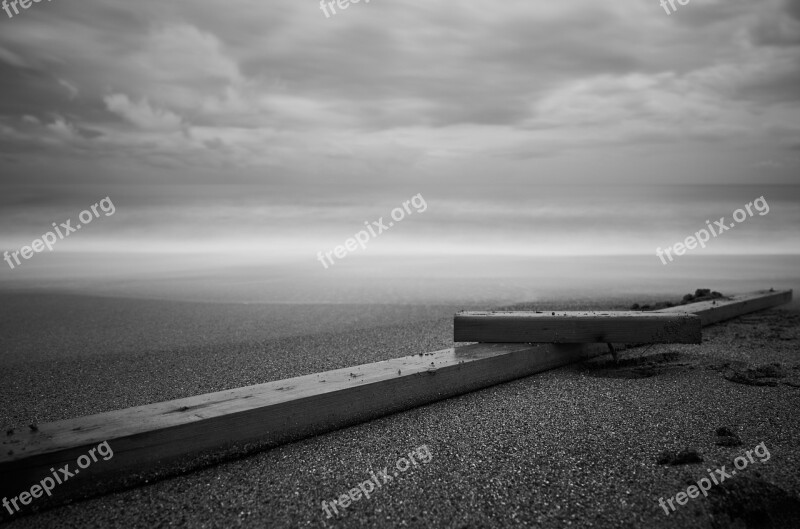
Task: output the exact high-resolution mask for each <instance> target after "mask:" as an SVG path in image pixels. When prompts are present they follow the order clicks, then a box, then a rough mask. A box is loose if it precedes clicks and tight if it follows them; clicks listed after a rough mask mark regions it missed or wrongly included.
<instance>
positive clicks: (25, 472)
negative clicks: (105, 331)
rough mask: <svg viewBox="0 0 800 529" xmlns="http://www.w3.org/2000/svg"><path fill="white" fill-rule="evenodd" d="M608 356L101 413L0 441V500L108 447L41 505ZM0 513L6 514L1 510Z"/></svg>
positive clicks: (531, 352) (351, 376)
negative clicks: (109, 455)
mask: <svg viewBox="0 0 800 529" xmlns="http://www.w3.org/2000/svg"><path fill="white" fill-rule="evenodd" d="M607 352H608V348H607V346H606V345H605V344H603V345H598V344H587V345H583V344H563V345H550V344H548V345H534V346H532V345H525V344H477V345H472V346H467V347H459V348H451V349H444V350H441V351H436V352H433V353H425V354H419V355H414V356H406V357H403V358H397V359H393V360H386V361H383V362H376V363H372V364H364V365H360V366H355V367H349V368H344V369H337V370H334V371H326V372H324V373H318V374H313V375H305V376H301V377H296V378H290V379H286V380H279V381H275V382H268V383H266V384H259V385H255V386H248V387H243V388H236V389H232V390H228V391H221V392H217V393H210V394H206V395H199V396H196V397H189V398H184V399H178V400H173V401H168V402H161V403H157V404H150V405H147V406H139V407H136V408H128V409H124V410H119V411H112V412H107V413H100V414H97V415H91V416H88V417H79V418H77V419H69V420H64V421H58V422H53V423H48V424H42V425H39V426H38V431H35V432H34V431H28V430H26V431H22V432H14V433H13V434H12V435H5V433H3V435H2V437H0V439H1V440H0V475H2V480H0V497H3V496H7V497H9V498H11V497H13V496H17V495H18V494H20V493H21V492H23V491H25V490H30V488H31V486H32V485H34V484H36V483H38V482H40V481H41V480H42V479H43V478H45V477H47V476H51V475H52V472H51V471H50V469H51V468H55V469H58V468H61V467H63V466H64V465H67V464H69V465H70V469H73V470H74V469H75V468H77V465H76V461H77V459H78V458H79V457H80V456H82V455H84V454H86V453H87V452H88V451H89V450H91V449H92V448H94V447H96V446H97V445H98V444H99V443H102V442H104V441H107V442H108V444H109V446H110V447H111V449H112V450H113V453H114V456H113V457H112V458H110V459H109V460H108V461H104V460H102V459H100V460H99V461H97V462H94V463H92V464H91V466H89V467H88V468H86V469H84V470H82V471H81V473H80V475H79V476H75V477H72V478H70V479H69V480H68V481H66V482H64V483H63V484H62V485H58V486H56V487H55V489H54V490H53V495H54V496H53V498H52V499H50V498H46V497H43V498H39V499H35V500H33V505H36V506H37V507H43V506H45V505H48V504H50V503H54V502H55V503H57V502H58V501H59V500H60V501H63V500H64V499H66V498H73V497H78V496H89V495H92V494H96V493H102V492H107V491H108V490H111V489H114V488H119V487H120V486H126V485H132V484H136V483H142V482H143V481H144V480H146V479H151V480H152V479H156V478H157V477H163V476H165V475H170V474H175V473H178V472H180V471H185V470H187V469H189V468H192V467H197V466H198V465H202V464H207V463H209V462H214V461H219V460H221V459H224V458H227V457H231V456H236V455H242V454H244V453H248V452H252V451H253V450H254V449H263V448H268V447H271V446H276V445H279V444H282V443H286V442H289V441H293V440H297V439H301V438H305V437H309V436H312V435H317V434H321V433H324V432H328V431H332V430H337V429H340V428H344V427H346V426H350V425H353V424H357V423H360V422H364V421H368V420H370V419H375V418H377V417H381V416H384V415H388V414H391V413H395V412H398V411H402V410H406V409H409V408H413V407H416V406H420V405H423V404H427V403H430V402H434V401H437V400H441V399H446V398H449V397H453V396H456V395H460V394H463V393H468V392H471V391H475V390H477V389H481V388H485V387H487V386H491V385H494V384H499V383H501V382H507V381H509V380H514V379H517V378H520V377H525V376H528V375H532V374H534V373H538V372H541V371H544V370H547V369H552V368H555V367H559V366H562V365H565V364H569V363H573V362H577V361H580V360H584V359H587V358H591V357H593V356H597V355H600V354H604V353H607ZM0 516H8V512H7V511H5V512H3V513H2V514H0Z"/></svg>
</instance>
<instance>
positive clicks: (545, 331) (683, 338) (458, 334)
mask: <svg viewBox="0 0 800 529" xmlns="http://www.w3.org/2000/svg"><path fill="white" fill-rule="evenodd" d="M700 327H701V325H700V318H699V317H698V316H695V315H693V314H686V313H661V312H630V311H625V312H620V311H605V312H599V311H596V312H574V311H567V312H564V311H558V312H552V311H486V312H477V311H469V312H459V313H457V314H456V315H455V319H454V322H453V341H455V342H491V343H500V342H502V343H700V342H701V341H702V333H701V331H700Z"/></svg>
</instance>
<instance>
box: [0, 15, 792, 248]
mask: <svg viewBox="0 0 800 529" xmlns="http://www.w3.org/2000/svg"><path fill="white" fill-rule="evenodd" d="M0 79H2V81H0V174H1V175H2V177H1V181H2V184H3V193H2V194H3V197H2V198H0V206H2V208H3V211H2V213H0V219H2V222H3V233H2V234H0V243H2V244H3V245H4V246H5V247H8V248H11V247H18V245H19V244H22V243H24V241H25V240H26V239H27V240H28V241H30V240H31V239H32V238H33V237H35V236H38V235H39V234H41V233H42V232H43V231H44V229H46V228H47V227H48V226H49V225H50V222H52V221H57V220H58V221H61V220H65V219H66V218H69V217H73V216H76V215H77V212H78V211H80V209H82V208H84V207H87V206H88V205H91V204H92V203H94V202H96V201H98V200H99V199H101V198H103V197H105V196H107V195H108V196H111V197H112V199H115V203H116V204H117V208H118V215H119V216H115V217H110V218H108V219H104V220H103V221H102V222H103V223H104V224H108V225H109V226H108V227H105V228H97V231H96V232H95V233H94V234H93V235H92V234H88V235H86V237H85V238H82V242H83V243H87V244H88V241H92V240H94V241H95V242H97V244H106V245H108V244H111V243H112V242H113V243H114V244H113V245H112V246H109V247H108V248H110V249H114V250H118V249H120V248H126V249H128V250H132V249H133V246H132V245H131V241H138V244H140V247H143V248H144V247H147V248H150V249H158V248H165V247H176V245H180V244H187V237H188V238H189V239H191V240H190V241H189V242H190V243H191V244H200V245H201V246H202V243H203V241H205V242H206V243H209V244H210V243H212V242H213V244H220V241H221V240H222V239H225V240H227V241H231V240H233V239H237V237H240V236H241V237H244V238H247V239H248V240H251V241H252V239H253V237H254V236H255V235H257V234H258V233H261V235H262V237H261V242H262V243H263V244H267V243H268V244H277V243H280V244H283V245H284V247H287V246H288V245H289V242H287V241H290V240H291V241H295V242H297V240H298V237H301V236H303V234H304V236H305V237H306V238H307V239H308V241H307V244H300V243H298V244H299V246H301V247H302V248H303V250H302V251H307V249H309V248H312V247H313V248H315V249H323V248H321V247H319V245H326V246H332V245H334V244H340V243H341V242H342V241H343V240H344V239H345V238H346V237H349V236H351V235H352V233H353V231H354V230H355V229H357V228H358V226H359V225H360V224H361V223H363V221H365V220H372V219H377V217H378V216H382V215H388V212H389V210H390V209H391V208H392V207H394V206H397V205H399V204H400V203H401V202H402V201H403V200H407V199H408V198H410V197H411V196H412V195H414V194H416V193H422V194H423V195H424V196H425V197H426V198H428V202H429V203H431V208H430V211H431V212H434V210H437V208H434V206H433V204H438V213H428V212H426V213H425V214H424V215H428V216H429V217H430V218H431V219H437V220H438V223H437V228H436V229H434V228H432V227H428V228H426V229H424V230H423V229H422V228H420V227H419V226H421V224H419V226H418V228H411V227H409V228H407V230H409V231H407V232H406V233H405V234H404V235H398V236H397V238H395V239H393V240H394V241H395V242H399V241H403V240H405V242H406V243H407V244H409V245H414V244H417V243H415V242H413V241H411V240H410V239H409V237H410V235H411V234H424V233H432V232H436V230H439V231H438V232H437V233H440V234H441V233H444V231H443V230H444V229H445V228H444V227H443V223H445V221H449V222H452V223H454V225H453V226H451V228H452V229H451V230H450V231H449V234H450V235H451V238H450V242H452V243H453V244H455V245H457V244H464V243H465V240H466V241H467V243H468V242H469V239H470V237H472V236H473V235H471V233H470V232H469V230H468V229H466V227H467V225H466V224H465V225H463V226H462V227H461V230H460V231H459V226H458V223H457V219H458V218H459V215H461V216H462V220H463V216H464V215H465V212H469V211H473V212H483V213H485V214H486V215H488V216H489V217H491V215H492V214H493V213H492V212H493V211H495V210H498V209H503V211H506V212H510V213H508V215H511V216H514V215H519V214H523V213H524V212H526V211H527V212H529V213H530V211H531V208H529V207H528V205H529V203H530V201H531V200H534V199H535V198H536V197H541V196H543V192H540V191H539V190H540V189H543V188H540V187H539V186H543V185H551V184H563V183H570V184H581V185H592V186H597V187H599V188H605V186H608V185H609V184H619V185H622V186H629V185H630V184H633V183H641V184H691V183H703V184H763V185H767V184H789V183H796V181H797V175H799V174H800V106H798V99H800V0H761V1H756V0H751V1H744V0H724V1H708V0H704V1H701V0H692V1H691V2H689V4H687V5H685V6H680V5H678V10H677V12H675V13H672V14H671V15H667V14H666V13H665V11H664V9H663V8H662V7H661V6H659V4H658V2H657V1H656V0H614V1H608V2H598V1H597V0H569V1H566V0H565V1H559V2H531V1H530V0H506V1H503V2H492V3H490V2H476V1H474V0H463V1H447V2H438V1H432V0H403V1H398V0H372V1H371V2H370V3H369V4H366V3H364V2H362V3H359V4H354V5H350V6H349V7H348V9H347V10H345V11H339V12H338V13H337V14H336V15H335V16H331V17H330V18H326V16H325V14H324V13H323V12H322V10H320V6H319V3H317V2H315V1H312V0H291V1H284V2H277V1H264V0H236V1H229V2H224V3H222V2H219V1H218V0H217V1H213V2H212V1H209V0H171V1H168V2H165V1H163V0H161V1H158V2H156V1H152V0H137V1H136V2H123V1H121V0H102V1H100V0H81V1H80V2H77V1H69V0H55V1H53V2H41V3H38V4H33V5H32V6H31V7H30V8H29V9H28V10H27V11H24V12H22V13H21V14H19V15H16V16H15V17H14V18H13V19H9V18H8V17H7V16H6V15H5V13H4V12H2V11H0ZM587 189H588V188H587ZM756 192H757V191H756ZM593 193H595V192H586V193H585V194H584V195H582V196H581V197H580V199H579V200H577V202H576V203H578V204H579V205H580V206H581V207H584V206H586V205H587V204H590V203H591V201H590V199H591V197H592V196H594V197H595V198H596V197H597V196H598V195H596V194H593ZM761 194H763V192H757V194H755V195H754V196H752V197H750V200H752V199H755V198H757V197H758V196H759V195H761ZM613 195H614V196H619V193H617V192H614V193H613ZM554 196H555V195H554ZM609 196H610V195H609ZM558 197H559V199H564V195H563V194H561V195H558ZM779 198H780V197H773V199H774V200H776V201H777V200H778V199H779ZM784 198H785V197H784ZM737 200H738V198H737ZM767 200H770V197H769V196H768V197H767ZM793 200H794V202H793V203H791V201H790V203H789V204H788V206H792V205H794V206H795V208H794V209H793V210H792V211H793V213H792V215H791V216H790V217H788V218H789V219H790V221H791V222H794V221H796V220H797V216H796V205H797V204H796V199H793ZM587 201H588V202H587ZM500 205H502V208H501V207H500ZM673 205H674V204H673ZM542 207H543V206H542ZM594 207H595V211H594V213H593V214H595V215H598V216H599V217H602V214H603V212H602V211H600V210H602V204H599V203H596V202H595V203H594ZM610 207H612V208H617V209H618V208H619V207H618V204H612V205H611V206H610ZM642 207H643V208H644V210H647V209H648V208H646V207H644V206H642ZM719 207H720V208H722V207H723V206H719ZM724 207H725V208H727V207H728V206H727V205H726V206H724ZM540 209H541V208H540ZM555 209H556V210H558V211H561V212H562V213H563V211H564V209H563V208H561V209H559V208H555ZM558 211H556V212H555V213H553V212H550V213H548V212H547V211H544V212H543V211H541V210H540V211H538V213H537V214H539V215H540V217H542V218H543V216H544V215H550V217H548V218H552V215H557V214H558ZM678 211H682V210H674V211H673V213H672V214H673V215H674V214H675V213H676V212H678ZM773 211H774V210H773ZM643 212H644V211H638V210H637V211H634V212H633V213H631V215H637V216H638V215H641V214H642V213H643ZM476 214H477V213H476ZM686 214H688V215H690V219H689V220H690V221H692V222H693V223H694V224H693V225H698V226H697V228H698V229H699V228H700V227H702V226H703V224H704V221H705V220H706V219H707V218H708V217H711V216H713V215H715V214H717V216H719V215H723V214H729V212H728V211H727V210H722V211H720V210H713V211H707V210H701V211H697V212H696V213H695V214H694V215H693V216H692V212H691V211H687V212H686ZM437 215H438V217H437ZM775 216H776V217H777V215H775ZM43 217H46V218H43ZM422 218H423V217H422V216H418V217H415V218H414V219H411V218H409V219H408V220H407V221H406V222H408V223H409V225H410V224H412V223H414V222H417V223H420V222H422V220H421V219H422ZM511 218H512V217H507V218H505V220H497V219H495V224H493V226H494V228H497V227H499V226H502V225H503V222H506V223H507V224H508V226H506V227H507V229H512V230H513V229H514V227H513V223H512V221H511V220H510V219H511ZM112 219H113V222H112ZM204 219H205V220H204ZM209 219H211V220H213V221H214V222H213V223H212V222H209ZM454 219H455V220H454ZM473 220H474V219H473ZM559 221H560V222H562V225H563V222H566V221H565V220H564V219H560V220H559ZM201 222H204V223H205V224H204V225H201V224H200V223H201ZM465 222H466V221H465ZM571 222H572V225H573V226H580V225H581V222H583V223H584V225H585V224H586V219H585V214H584V215H582V216H580V218H575V217H574V215H573V217H571ZM788 222H789V221H787V220H784V221H783V222H782V223H781V224H782V225H783V226H784V227H785V228H786V229H789V228H790V227H791V228H792V229H794V227H795V226H793V225H791V224H789V223H788ZM98 223H99V221H98ZM114 223H116V224H114ZM212 225H213V227H212ZM620 225H621V224H620V221H619V219H617V221H614V222H613V226H610V227H609V228H608V229H610V230H611V229H613V230H615V233H619V231H620ZM112 226H113V227H112ZM348 226H353V229H350V228H349V227H348ZM416 229H419V231H418V232H417V231H414V230H416ZM103 230H109V231H107V232H104V231H103ZM203 230H207V231H206V232H203ZM398 231H400V230H399V228H398ZM693 231H694V230H693ZM101 233H106V234H113V236H114V237H113V241H112V240H111V237H110V235H109V236H107V237H106V239H103V240H102V242H100V241H101V239H99V238H97V237H99V236H100V234H101ZM190 233H191V235H188V234H190ZM690 233H691V232H689V234H690ZM203 234H208V237H205V238H204V235H203ZM311 234H313V236H312V235H311ZM84 235H85V234H83V233H82V234H81V237H84ZM655 235H656V234H653V236H648V235H647V234H646V233H640V234H639V239H636V241H635V242H632V241H630V240H626V239H622V238H620V239H617V240H615V241H613V244H611V243H607V245H606V246H605V248H606V250H608V249H609V248H611V249H616V250H623V249H625V248H633V247H636V248H639V247H641V248H644V247H645V245H646V246H647V247H648V248H649V247H650V246H652V247H653V248H654V247H655V246H657V245H658V244H661V243H663V244H669V243H670V241H664V240H663V239H658V240H656V237H655ZM657 235H658V236H660V237H666V236H671V235H670V234H669V233H666V234H665V232H663V231H662V232H661V233H659V234H657ZM677 235H681V238H682V237H683V236H685V234H683V232H682V231H680V230H676V238H677ZM440 236H444V235H440ZM583 236H584V239H587V240H588V239H591V238H592V237H594V234H592V233H589V232H586V233H584V234H583ZM92 237H95V238H94V239H93V238H92ZM126 237H127V238H126ZM386 237H387V238H388V237H389V235H388V234H387V235H386ZM553 237H555V235H554V236H553ZM777 237H778V239H781V237H783V238H784V239H785V238H786V237H787V236H786V234H785V233H783V235H780V234H779V235H778V236H777ZM404 238H405V239H404ZM551 238H552V237H551ZM754 238H757V239H763V237H762V236H758V237H756V236H755V235H754ZM745 240H749V239H741V240H740V242H741V241H745ZM126 241H127V242H126ZM551 242H552V241H551ZM579 242H580V241H579ZM783 242H785V241H783ZM783 242H781V244H783ZM427 243H428V245H429V246H431V247H432V246H436V245H439V244H440V243H441V241H440V240H439V239H436V240H434V239H430V240H428V241H427ZM794 243H796V239H794ZM71 244H72V246H71V248H73V249H75V248H80V247H81V246H80V245H81V243H80V242H75V243H71ZM148 244H149V245H150V246H147V245H148ZM386 244H391V243H389V242H387V243H386ZM637 244H639V246H637ZM729 244H735V240H734V238H733V237H731V241H730V243H729ZM141 245H144V246H141ZM65 246H66V245H65ZM567 246H573V247H574V246H575V244H574V241H573V243H571V245H567ZM738 248H739V249H740V250H741V249H742V246H740V247H738ZM95 249H97V248H95ZM584 249H585V247H584ZM772 249H773V250H774V249H775V248H772ZM298 251H299V250H298ZM565 251H568V250H565ZM648 251H650V250H648ZM795 251H798V249H796V248H795ZM538 253H542V251H538ZM545 253H546V252H545Z"/></svg>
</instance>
